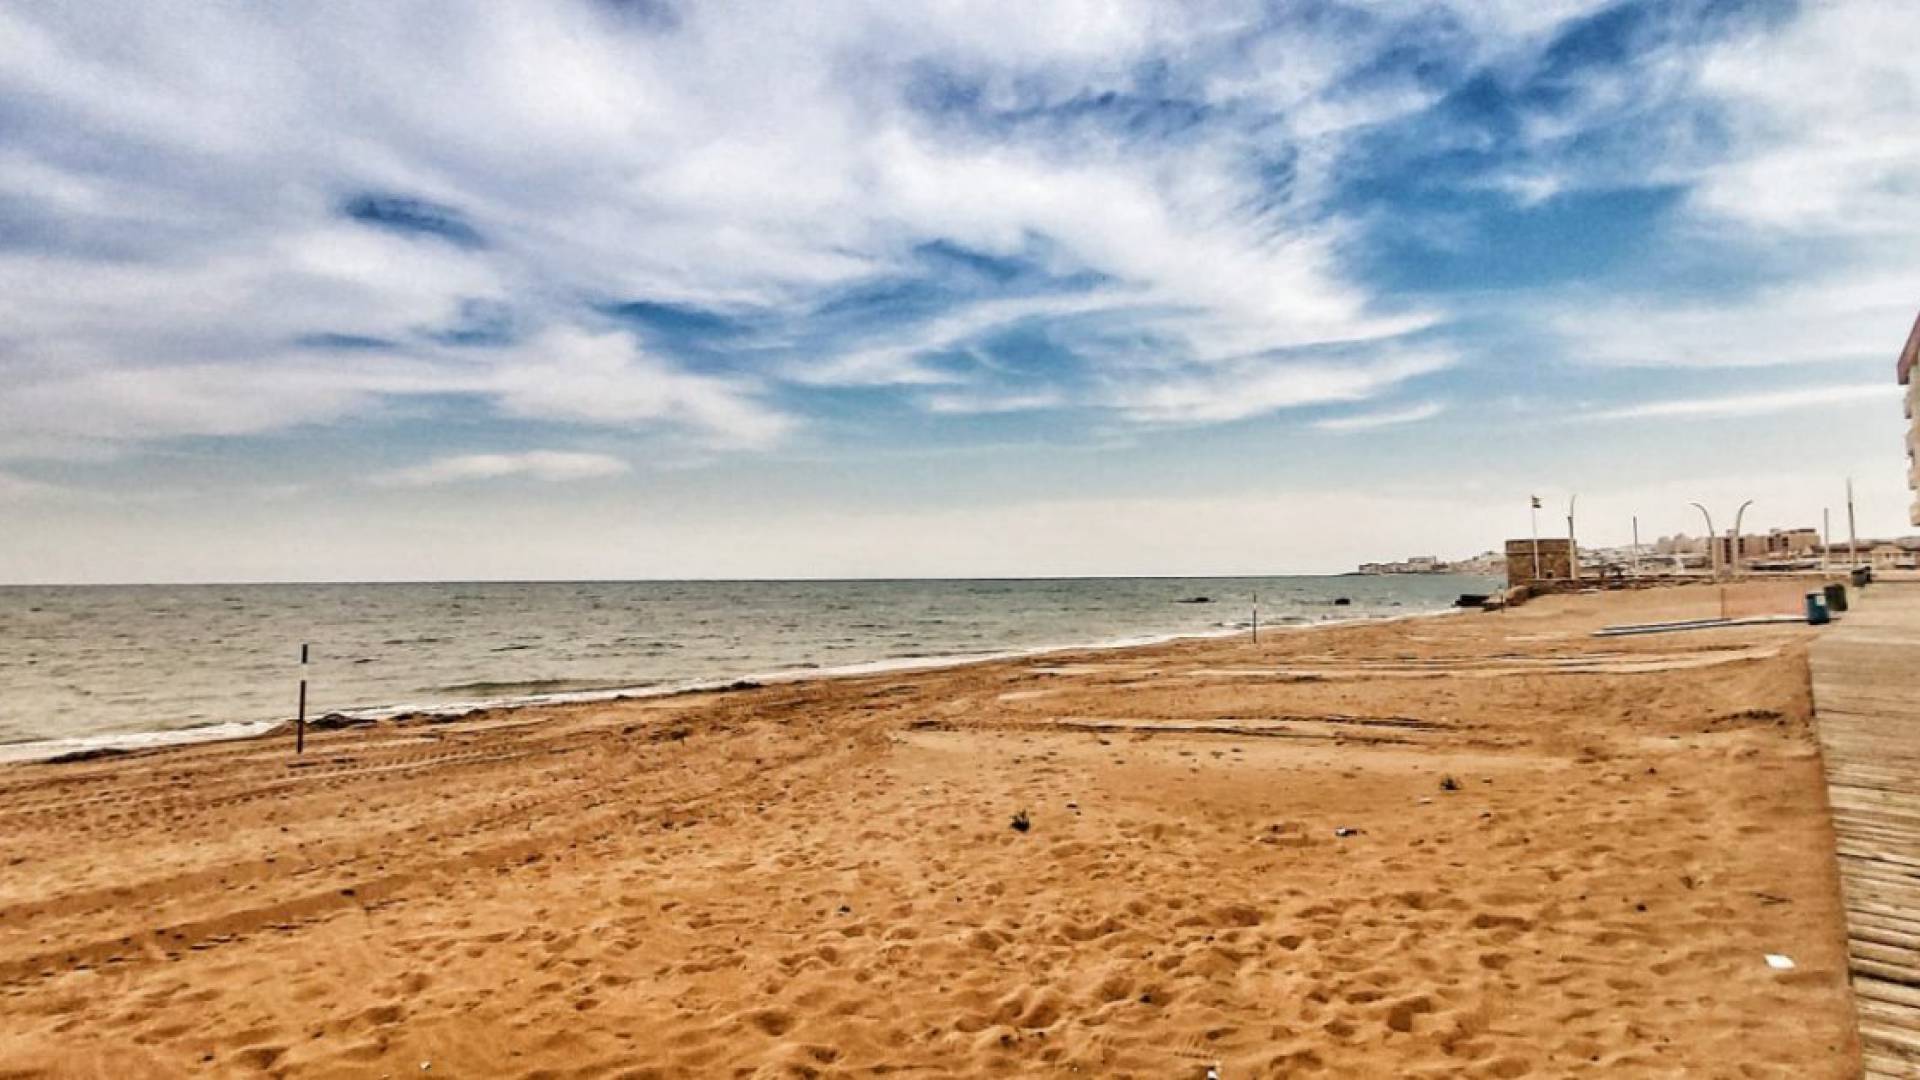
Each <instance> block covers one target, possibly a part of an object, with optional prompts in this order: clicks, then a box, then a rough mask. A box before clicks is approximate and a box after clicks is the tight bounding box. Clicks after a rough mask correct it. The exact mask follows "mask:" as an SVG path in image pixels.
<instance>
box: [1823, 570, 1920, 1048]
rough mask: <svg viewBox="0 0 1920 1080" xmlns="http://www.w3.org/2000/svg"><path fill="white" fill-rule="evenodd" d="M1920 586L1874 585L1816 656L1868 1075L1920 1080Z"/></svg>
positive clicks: (1826, 637) (1861, 595)
mask: <svg viewBox="0 0 1920 1080" xmlns="http://www.w3.org/2000/svg"><path fill="white" fill-rule="evenodd" d="M1916 659H1920V583H1913V582H1899V583H1892V582H1888V583H1881V584H1876V585H1874V586H1872V587H1870V588H1868V589H1866V590H1864V591H1862V592H1860V593H1857V594H1856V598H1855V600H1854V605H1853V610H1852V611H1850V612H1848V613H1847V615H1846V616H1845V618H1844V619H1843V620H1842V621H1841V624H1840V625H1839V626H1837V627H1835V628H1834V629H1833V630H1831V631H1829V632H1828V633H1827V634H1825V635H1824V636H1822V637H1821V638H1820V640H1819V641H1818V643H1817V644H1815V646H1814V647H1813V651H1812V673H1813V696H1814V708H1815V726H1816V728H1817V730H1818V733H1819V737H1820V746H1821V751H1822V755H1823V757H1824V759H1825V763H1826V772H1827V788H1828V797H1829V799H1830V800H1831V801H1832V804H1833V824H1834V832H1835V841H1836V846H1837V849H1838V853H1839V860H1840V879H1841V888H1842V891H1843V893H1844V895H1845V899H1846V909H1847V910H1846V918H1847V937H1848V967H1849V969H1850V971H1851V974H1852V983H1853V993H1854V1002H1855V1009H1856V1011H1857V1013H1858V1015H1859V1022H1860V1044H1861V1052H1862V1056H1863V1058H1864V1063H1865V1066H1866V1075H1867V1076H1870V1077H1916V1076H1920V693H1917V692H1916V664H1915V661H1916Z"/></svg>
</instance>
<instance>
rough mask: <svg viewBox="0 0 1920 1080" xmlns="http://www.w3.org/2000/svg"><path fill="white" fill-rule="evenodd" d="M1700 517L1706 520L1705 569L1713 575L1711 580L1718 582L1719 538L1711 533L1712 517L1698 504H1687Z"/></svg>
mask: <svg viewBox="0 0 1920 1080" xmlns="http://www.w3.org/2000/svg"><path fill="white" fill-rule="evenodd" d="M1688 505H1690V506H1692V507H1693V508H1694V509H1695V510H1698V511H1700V516H1701V517H1703V518H1706V519H1707V569H1708V571H1709V572H1710V573H1712V574H1713V580H1715V581H1719V580H1720V537H1719V536H1718V535H1717V534H1716V533H1715V532H1714V531H1713V515H1712V514H1709V513H1707V508H1706V507H1704V506H1701V505H1700V504H1699V503H1689V504H1688Z"/></svg>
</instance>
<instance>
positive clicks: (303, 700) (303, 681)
mask: <svg viewBox="0 0 1920 1080" xmlns="http://www.w3.org/2000/svg"><path fill="white" fill-rule="evenodd" d="M293 752H294V753H296V754H304V753H306V752H307V644H306V642H301V643H300V715H299V718H298V719H296V720H295V721H294V722H293Z"/></svg>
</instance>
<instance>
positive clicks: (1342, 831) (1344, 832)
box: [1333, 825, 1360, 836]
mask: <svg viewBox="0 0 1920 1080" xmlns="http://www.w3.org/2000/svg"><path fill="white" fill-rule="evenodd" d="M1333 835H1335V836H1359V835H1360V830H1359V829H1352V828H1348V827H1347V826H1345V825H1342V826H1341V827H1339V828H1337V829H1335V830H1333Z"/></svg>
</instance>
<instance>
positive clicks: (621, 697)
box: [0, 607, 1465, 768]
mask: <svg viewBox="0 0 1920 1080" xmlns="http://www.w3.org/2000/svg"><path fill="white" fill-rule="evenodd" d="M1464 610H1465V609H1461V608H1457V607H1445V608H1435V609H1432V610H1421V611H1409V612H1403V613H1401V614H1397V615H1356V616H1350V617H1344V618H1343V617H1337V616H1336V617H1332V618H1323V619H1320V620H1317V621H1311V622H1302V621H1299V620H1300V619H1302V618H1304V617H1302V616H1291V617H1288V618H1287V619H1286V620H1285V621H1280V622H1275V623H1271V624H1269V623H1264V622H1263V623H1262V624H1261V627H1260V629H1261V630H1262V632H1267V631H1273V632H1280V631H1287V630H1293V631H1311V630H1321V629H1332V628H1335V627H1340V626H1349V625H1353V624H1356V623H1387V622H1394V621H1398V620H1403V619H1419V618H1433V617H1435V616H1442V615H1458V614H1462V613H1463V611H1464ZM1250 631H1251V627H1250V625H1248V624H1244V623H1243V624H1239V625H1233V626H1221V627H1218V628H1217V629H1215V630H1213V631H1174V632H1169V633H1163V634H1140V635H1131V636H1127V637H1120V638H1110V639H1106V640H1104V641H1095V642H1087V643H1075V644H1065V645H1037V646H1033V647H1031V648H1026V649H1011V650H1003V651H998V652H990V653H955V654H946V655H941V656H929V657H899V658H889V659H882V660H868V661H861V662H858V663H853V664H840V665H833V666H830V667H790V668H780V669H775V670H772V671H760V672H747V673H745V674H741V675H732V676H716V677H713V678H708V679H696V680H681V681H668V682H656V683H652V684H645V685H629V686H617V687H601V688H595V689H587V690H565V691H556V692H551V693H541V694H511V695H503V696H500V697H494V698H466V699H462V698H452V699H445V700H439V701H430V702H403V703H391V704H378V705H354V706H350V707H346V708H337V709H329V710H327V712H328V713H337V714H339V715H341V716H346V717H350V718H353V719H356V720H371V721H382V720H391V719H394V718H395V717H398V716H405V715H411V714H430V715H451V714H460V713H472V712H478V711H482V710H520V709H536V708H543V707H547V706H554V705H575V704H592V703H595V702H607V701H632V700H646V699H651V698H662V697H673V696H676V695H681V694H700V693H712V692H715V691H723V690H726V689H728V688H729V687H732V686H734V685H735V684H738V683H752V684H756V685H766V686H775V685H786V684H791V683H799V682H807V681H810V680H814V679H846V678H858V677H861V676H864V675H883V674H888V673H891V672H903V673H911V672H920V671H941V670H946V669H949V668H957V667H966V666H970V665H975V664H990V663H995V662H998V661H1004V660H1020V659H1025V658H1030V657H1041V656H1047V655H1051V654H1056V653H1071V652H1081V651H1085V652H1100V651H1111V650H1124V649H1143V648H1151V647H1153V646H1156V645H1165V644H1168V643H1171V642H1176V641H1211V640H1217V639H1225V638H1231V637H1234V636H1235V635H1237V634H1247V633H1250ZM308 719H309V723H311V721H312V720H313V719H314V718H313V717H309V718H308ZM294 722H295V718H294V717H291V716H287V717H279V718H275V719H268V720H232V721H220V722H216V723H211V724H203V725H198V726H193V727H181V728H159V729H153V730H146V731H130V732H113V733H107V734H100V735H82V736H73V737H70V738H65V739H36V740H32V741H27V742H18V743H0V768H6V767H8V766H13V765H28V764H36V763H45V762H49V761H52V760H55V759H59V758H64V757H66V756H67V755H70V754H84V755H90V756H101V757H104V756H123V755H126V754H138V753H144V752H148V751H154V750H166V749H172V748H176V747H182V746H198V745H201V744H205V743H225V742H242V741H247V740H253V739H263V738H266V737H268V736H270V735H273V734H275V733H276V732H280V731H282V730H283V729H291V727H292V726H293V724H294Z"/></svg>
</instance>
